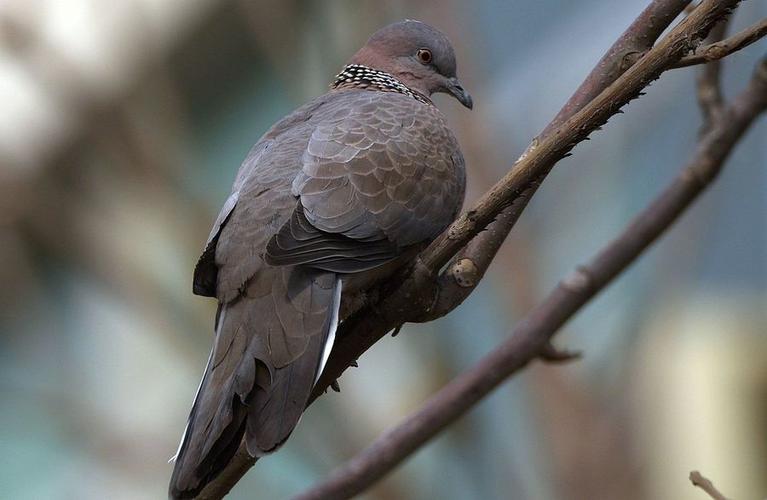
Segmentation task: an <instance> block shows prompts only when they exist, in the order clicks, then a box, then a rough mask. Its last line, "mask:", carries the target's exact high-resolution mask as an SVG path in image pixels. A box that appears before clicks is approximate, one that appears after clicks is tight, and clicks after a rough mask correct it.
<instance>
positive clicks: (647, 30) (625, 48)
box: [419, 0, 690, 321]
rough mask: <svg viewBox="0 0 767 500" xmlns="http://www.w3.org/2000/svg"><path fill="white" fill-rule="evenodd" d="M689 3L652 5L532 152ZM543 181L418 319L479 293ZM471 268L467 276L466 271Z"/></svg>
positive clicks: (473, 245)
mask: <svg viewBox="0 0 767 500" xmlns="http://www.w3.org/2000/svg"><path fill="white" fill-rule="evenodd" d="M689 4H690V1H689V0H686V1H684V0H682V1H680V0H673V1H664V0H655V1H653V2H651V3H650V5H648V6H647V7H646V8H645V9H644V10H643V11H642V13H641V14H639V16H638V17H637V18H636V19H635V20H634V22H633V23H631V25H630V26H629V27H628V28H627V29H626V31H624V32H623V34H622V35H621V36H620V37H619V38H618V40H616V41H615V43H613V45H612V46H611V47H610V48H609V49H608V50H607V52H606V53H605V55H604V56H602V58H601V59H600V60H599V62H598V63H597V65H596V66H595V67H594V69H592V70H591V72H590V73H589V75H588V76H587V77H586V79H585V80H584V81H583V83H582V84H581V85H580V86H579V87H578V89H577V90H576V91H575V92H574V93H573V95H572V96H571V97H570V99H568V101H567V102H566V103H565V105H564V106H563V107H562V109H561V110H560V111H559V113H557V115H556V117H555V118H554V119H553V120H552V121H551V123H549V124H548V125H547V126H546V128H545V129H544V130H543V131H542V132H541V133H540V134H539V135H538V137H537V138H536V139H535V140H533V144H532V145H531V147H534V145H535V144H536V143H537V142H539V141H540V140H541V139H542V138H544V137H548V136H549V135H551V132H552V131H553V130H554V129H555V128H556V127H558V126H559V125H561V124H562V123H564V122H565V121H566V120H567V119H569V118H571V117H572V116H573V115H574V114H575V113H577V112H578V111H580V110H581V109H583V107H584V106H585V105H586V104H588V103H589V102H591V100H592V99H594V98H595V97H596V96H597V95H599V94H600V93H601V92H602V91H604V90H605V89H606V88H607V87H608V86H610V84H611V83H613V82H614V81H615V80H616V79H617V78H618V77H619V76H621V75H622V74H623V73H625V72H626V70H627V69H628V68H630V67H631V66H632V65H633V64H634V63H635V62H636V61H637V60H639V58H640V57H641V56H643V55H644V54H645V53H647V51H649V50H650V49H651V48H652V46H653V44H655V42H656V41H657V40H658V38H659V37H660V35H661V34H662V33H663V31H664V30H665V29H666V28H668V27H669V26H670V25H671V23H672V22H673V21H674V19H676V18H677V16H679V14H680V13H681V12H682V11H683V10H685V7H687V6H688V5H689ZM529 149H530V148H528V150H529ZM544 178H545V176H544V177H542V178H540V179H536V181H535V182H533V183H531V185H530V186H529V187H528V188H527V189H526V190H525V191H524V192H523V193H522V194H521V195H520V196H518V197H517V198H516V199H515V200H514V202H513V203H512V205H511V206H510V207H508V208H507V209H505V210H504V211H503V212H501V214H500V215H498V217H496V220H495V221H494V222H493V223H491V224H490V225H489V226H488V227H487V230H486V231H484V232H482V233H480V234H479V235H478V236H476V237H475V238H473V239H472V240H471V241H470V242H469V243H468V244H467V245H466V247H465V248H464V249H462V250H461V252H459V253H458V255H456V257H455V258H454V259H453V262H452V264H451V265H450V266H449V267H448V268H447V270H446V271H445V272H443V273H442V274H441V275H440V278H439V287H438V288H437V296H436V297H435V300H434V305H433V307H432V309H431V310H430V311H429V314H428V315H427V316H426V317H424V318H419V320H420V321H427V320H432V319H436V318H439V317H441V316H444V315H445V314H447V313H449V312H450V311H452V310H453V309H455V308H456V307H458V306H459V305H460V304H461V303H462V302H463V301H464V300H465V299H466V297H468V296H469V295H470V294H471V292H473V291H474V288H476V286H477V285H478V284H479V281H480V280H481V279H482V277H483V276H484V274H485V272H486V271H487V269H488V267H489V266H490V263H491V262H492V261H493V258H494V257H495V255H496V254H497V253H498V250H499V249H500V247H501V245H502V244H503V242H504V241H505V240H506V237H507V236H508V234H509V233H510V232H511V230H512V228H513V227H514V225H515V224H516V223H517V220H518V219H519V216H520V215H522V212H523V211H524V209H525V208H526V207H527V203H528V202H529V201H530V200H531V199H532V197H533V195H534V194H535V192H536V191H537V190H538V187H539V186H540V184H541V182H543V179H544ZM461 264H463V265H461ZM467 268H468V269H469V270H468V271H466V269H467ZM467 283H469V284H467Z"/></svg>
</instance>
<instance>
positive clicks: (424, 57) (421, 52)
mask: <svg viewBox="0 0 767 500" xmlns="http://www.w3.org/2000/svg"><path fill="white" fill-rule="evenodd" d="M415 55H416V57H418V60H419V61H421V63H422V64H429V63H430V62H431V50H429V49H418V52H416V53H415Z"/></svg>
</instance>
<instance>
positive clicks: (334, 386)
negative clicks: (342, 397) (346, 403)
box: [330, 380, 341, 392]
mask: <svg viewBox="0 0 767 500" xmlns="http://www.w3.org/2000/svg"><path fill="white" fill-rule="evenodd" d="M330 388H331V389H333V391H335V392H341V386H340V385H338V380H334V381H332V382H331V383H330Z"/></svg>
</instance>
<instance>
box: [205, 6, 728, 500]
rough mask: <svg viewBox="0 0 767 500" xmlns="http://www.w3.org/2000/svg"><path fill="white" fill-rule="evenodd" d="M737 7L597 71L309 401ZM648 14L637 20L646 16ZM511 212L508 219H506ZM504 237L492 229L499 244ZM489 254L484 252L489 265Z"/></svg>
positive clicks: (360, 323)
mask: <svg viewBox="0 0 767 500" xmlns="http://www.w3.org/2000/svg"><path fill="white" fill-rule="evenodd" d="M687 3H688V2H681V1H679V0H665V1H663V0H654V1H653V2H652V3H651V7H653V6H655V7H656V8H658V9H659V10H658V11H657V13H658V16H657V17H651V16H647V17H646V18H644V19H645V20H644V21H643V23H646V24H647V26H645V27H644V28H642V27H641V24H642V23H639V22H638V21H637V22H635V23H634V24H632V27H634V28H635V29H636V33H637V35H638V36H639V38H645V39H649V38H652V39H653V40H655V39H656V38H657V36H658V34H659V33H660V32H662V31H664V29H665V28H666V27H667V26H668V24H669V23H670V22H671V21H672V20H673V19H674V18H675V17H676V15H678V11H677V12H675V13H673V15H672V10H673V9H677V8H678V9H681V8H682V4H687ZM739 3H740V0H719V1H715V0H704V2H703V3H702V4H701V5H700V7H698V8H696V9H695V11H694V12H693V13H692V14H691V15H690V16H688V17H687V18H686V19H685V20H683V21H682V22H680V23H679V25H678V26H676V27H675V28H673V29H672V30H671V32H670V33H669V34H668V35H667V36H666V37H664V39H663V40H662V41H661V42H660V43H658V45H657V46H655V47H653V48H652V49H650V50H649V51H647V53H646V55H645V56H644V57H642V58H641V59H639V61H637V62H636V64H634V65H633V66H632V67H631V68H629V69H628V70H627V71H625V72H623V73H622V74H621V75H620V76H619V77H617V78H615V79H614V80H615V81H612V79H613V77H614V74H612V76H609V75H608V73H610V70H608V69H607V68H604V69H603V70H602V71H601V72H602V73H603V74H604V75H603V77H600V78H599V79H598V80H599V81H602V82H603V84H604V85H605V88H604V89H603V88H599V85H597V84H594V87H593V91H594V97H593V99H589V98H586V97H583V98H582V101H583V103H586V104H579V105H577V106H573V110H572V111H571V112H568V113H564V114H562V113H560V115H562V116H561V117H558V118H557V119H559V120H560V121H561V123H558V124H556V126H552V127H551V131H550V133H549V134H547V135H545V136H543V135H542V136H541V138H540V139H539V140H537V141H534V144H535V147H531V148H529V151H528V153H527V154H526V155H525V156H524V157H523V158H522V159H520V160H519V161H518V162H517V163H516V165H515V166H514V168H513V169H512V171H511V172H509V174H507V175H506V176H505V177H504V178H503V179H502V180H501V181H500V182H499V183H497V184H496V185H495V186H494V187H493V188H492V189H491V190H490V191H489V192H488V193H486V195H485V196H483V197H482V199H481V200H480V201H479V202H478V203H477V204H476V205H475V206H474V208H473V209H472V210H470V211H469V212H467V213H465V214H463V215H462V216H461V217H460V218H459V219H458V220H457V221H456V222H455V223H453V225H451V227H450V229H449V230H448V231H446V233H444V234H443V235H442V236H441V237H440V238H438V239H437V240H436V241H435V242H434V243H432V245H430V246H429V247H428V248H427V250H425V251H424V252H423V253H422V254H421V257H420V259H417V260H416V261H415V262H414V263H413V265H412V266H411V267H410V268H409V269H407V270H404V271H403V272H401V273H399V274H398V275H397V276H395V277H393V278H391V279H390V280H388V281H387V282H386V283H384V284H382V285H381V286H379V287H378V288H377V289H376V290H373V292H372V293H371V298H370V301H369V304H368V305H367V306H366V307H364V308H363V309H361V310H360V311H358V312H357V313H355V314H354V315H352V316H351V317H349V318H346V319H345V320H344V321H343V323H342V324H341V326H340V328H339V331H338V332H337V337H336V344H335V346H334V348H333V351H332V353H331V355H330V358H329V360H328V362H327V364H326V366H325V368H324V371H323V373H322V375H321V377H320V379H319V380H318V382H317V384H316V385H315V388H314V390H313V392H312V396H311V399H310V404H311V401H313V400H314V399H316V398H317V397H319V395H321V394H322V393H323V392H324V391H325V390H326V389H327V388H328V387H329V386H330V384H331V383H332V382H333V381H335V380H336V379H337V378H338V377H339V376H340V375H341V374H342V373H343V371H344V370H345V369H346V368H348V367H349V366H351V365H352V364H353V363H354V362H356V360H357V358H358V357H359V356H360V355H361V354H362V353H363V352H365V351H366V350H367V349H368V348H370V346H372V345H373V344H374V343H375V342H377V341H378V340H379V339H380V338H381V337H383V336H384V335H386V333H387V332H388V331H390V330H392V329H393V328H395V327H397V326H398V325H400V324H402V323H403V322H405V321H411V320H417V319H418V318H419V317H423V316H424V315H425V313H424V311H427V313H426V314H428V310H429V308H430V307H432V306H433V305H434V300H433V299H434V294H433V290H434V289H435V278H436V273H437V271H438V270H439V269H440V268H441V267H442V266H444V265H445V264H447V263H448V261H449V260H450V259H451V258H452V257H453V255H455V254H456V253H457V252H458V251H459V250H460V249H461V248H462V247H463V246H464V245H465V244H466V243H467V242H468V241H469V240H470V239H471V238H473V237H474V236H476V235H477V233H479V232H480V231H481V230H482V229H483V228H485V227H486V226H487V225H488V224H489V223H490V222H492V221H493V220H494V219H495V218H496V217H498V216H499V215H500V214H501V213H502V211H503V210H504V209H506V208H507V207H510V206H511V207H513V206H514V204H515V200H516V199H518V198H519V197H520V195H522V194H524V193H529V192H531V191H530V190H533V191H534V189H535V187H534V186H535V185H536V183H538V182H540V180H542V179H543V177H544V176H545V175H546V174H547V173H548V172H549V171H550V170H551V169H552V168H553V166H554V164H555V163H556V162H557V161H559V160H560V159H562V158H563V157H564V156H566V155H568V154H569V152H570V150H571V149H572V148H573V147H574V146H575V145H576V144H577V143H578V142H580V141H582V140H584V139H585V138H586V137H587V136H588V135H589V134H590V133H591V132H593V131H594V130H597V129H598V128H599V127H600V126H601V125H603V124H604V123H605V122H606V121H607V119H609V118H610V117H611V116H613V115H614V114H616V113H618V112H620V108H621V107H622V106H624V105H625V104H626V103H628V102H629V101H630V100H631V99H633V98H635V97H637V96H638V95H639V93H640V92H641V90H642V89H644V88H645V87H646V86H647V85H648V84H649V83H650V82H651V81H653V80H655V79H656V78H658V77H659V76H660V74H661V73H662V72H663V71H665V70H666V69H668V68H669V67H671V66H672V65H673V64H675V63H676V62H677V61H678V60H679V59H681V57H682V56H683V55H684V54H686V53H689V52H690V51H692V50H694V49H695V48H696V47H697V45H698V44H699V42H700V40H702V39H703V38H705V36H706V35H707V33H708V31H709V30H710V29H711V26H712V25H713V24H714V23H715V22H716V21H717V20H719V19H721V18H722V17H723V16H725V15H726V14H727V13H729V12H730V10H732V9H733V8H735V7H736V6H737V5H738V4H739ZM662 7H663V9H662ZM648 9H650V7H648ZM648 9H646V10H645V12H643V13H642V15H641V16H645V15H646V13H647V12H648ZM664 9H665V10H664ZM664 13H665V15H662V14H664ZM641 16H640V17H641ZM661 21H662V22H661ZM664 22H665V23H666V24H663V23H664ZM661 25H663V26H661ZM653 37H654V38H653ZM649 45H652V42H650V43H649ZM603 59H604V58H603ZM603 78H604V80H603ZM568 114H570V115H571V116H567V115H568ZM565 117H566V119H565ZM557 119H555V121H556V120H557ZM547 128H548V127H547ZM516 203H517V206H518V207H519V212H521V210H522V209H523V208H524V205H525V204H526V200H525V199H524V198H523V201H522V202H521V203H520V202H516ZM517 215H518V214H512V216H513V217H516V216H517ZM512 225H513V224H512ZM507 233H508V231H505V232H503V233H501V232H500V231H499V232H498V238H499V239H498V243H497V244H498V245H500V242H501V241H502V240H503V238H505V236H506V234H507ZM493 255H494V253H492V254H491V255H489V257H488V259H487V263H488V264H489V261H490V260H491V259H492V256H493ZM485 269H486V266H485ZM430 292H431V293H430ZM456 305H457V304H456ZM243 449H244V448H243ZM253 463H255V460H254V459H252V458H250V457H249V456H248V455H247V452H244V453H240V452H238V454H237V456H236V457H235V458H234V459H233V460H232V463H231V464H230V466H229V467H228V468H227V470H225V471H224V472H223V473H222V474H221V475H220V476H219V477H218V478H216V479H215V480H214V481H213V482H211V484H209V485H208V486H207V487H206V488H205V490H204V491H203V493H202V494H201V496H200V498H211V499H214V498H221V497H223V495H225V494H226V493H227V492H228V491H229V490H230V489H231V488H232V487H233V486H234V484H235V483H236V481H237V480H238V479H239V478H240V477H241V476H242V474H244V472H245V471H246V470H247V469H248V468H249V467H250V466H252V464H253Z"/></svg>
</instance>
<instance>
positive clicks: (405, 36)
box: [349, 20, 473, 109]
mask: <svg viewBox="0 0 767 500" xmlns="http://www.w3.org/2000/svg"><path fill="white" fill-rule="evenodd" d="M349 64H359V65H362V66H367V67H369V68H373V69H376V70H380V71H385V72H387V73H389V74H391V75H392V76H394V77H395V78H397V79H398V80H399V81H401V82H402V83H403V84H405V85H406V86H408V87H409V88H411V89H413V90H416V91H418V92H420V93H422V94H424V95H427V96H429V95H431V94H434V93H437V92H444V93H447V94H450V95H452V96H453V97H455V98H456V99H457V100H458V101H459V102H460V103H461V104H463V105H464V106H466V107H467V108H469V109H471V108H472V106H473V101H472V99H471V96H470V95H469V93H468V92H466V90H464V88H463V87H462V86H461V84H460V82H459V81H458V78H457V77H456V64H455V52H454V51H453V47H452V45H451V44H450V40H448V39H447V36H445V34H444V33H442V32H441V31H439V30H437V29H435V28H432V27H431V26H429V25H428V24H426V23H422V22H420V21H413V20H406V21H400V22H398V23H394V24H390V25H388V26H386V27H384V28H381V29H380V30H378V31H376V32H375V33H374V34H373V36H371V37H370V39H368V41H367V43H366V44H365V46H364V47H362V48H361V49H360V50H359V51H357V53H356V54H354V56H353V57H352V58H351V59H350V61H349Z"/></svg>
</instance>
